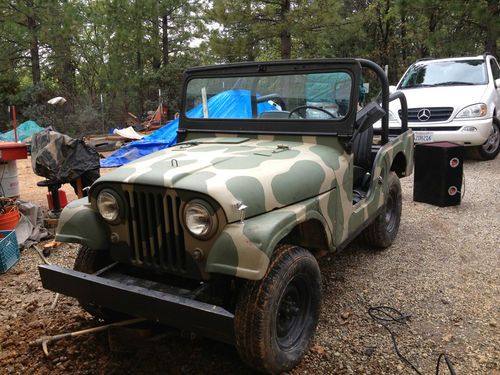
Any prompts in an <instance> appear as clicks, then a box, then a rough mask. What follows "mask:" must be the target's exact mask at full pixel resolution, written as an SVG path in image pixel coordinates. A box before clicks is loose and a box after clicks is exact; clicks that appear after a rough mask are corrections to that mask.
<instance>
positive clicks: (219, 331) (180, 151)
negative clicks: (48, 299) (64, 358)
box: [40, 59, 413, 373]
mask: <svg viewBox="0 0 500 375" xmlns="http://www.w3.org/2000/svg"><path fill="white" fill-rule="evenodd" d="M362 68H364V69H365V70H366V71H372V73H370V74H372V76H375V77H378V80H379V85H380V87H381V90H382V95H381V98H382V100H381V104H377V103H374V102H373V103H370V104H368V105H367V106H365V107H364V108H362V109H361V110H359V111H358V107H359V106H358V98H359V88H360V79H361V72H362ZM397 95H398V96H397V99H399V100H400V101H401V103H402V107H403V109H404V108H406V101H405V100H404V96H403V95H402V94H397ZM391 99H396V97H394V98H391ZM388 102H389V89H388V83H387V78H386V76H385V74H384V72H383V71H382V70H381V69H380V67H379V66H378V65H376V64H374V63H372V62H370V61H368V60H361V59H341V60H339V59H322V60H309V61H306V60H299V61H279V62H261V63H257V62H252V63H244V64H234V65H221V66H211V67H202V68H194V69H190V70H188V71H187V72H186V74H185V80H184V86H183V111H182V113H181V116H180V123H179V133H178V144H177V145H176V146H174V147H172V148H169V149H166V150H163V151H159V152H156V153H154V154H151V155H149V156H147V157H144V158H141V159H139V160H137V161H134V162H132V163H130V164H127V165H125V166H123V167H121V168H118V169H117V170H115V171H113V172H111V173H109V174H107V175H105V176H104V177H101V178H100V179H99V180H97V181H96V182H95V183H94V184H93V185H92V187H91V189H90V192H89V198H88V199H80V200H77V201H74V202H72V203H71V204H70V205H69V206H68V207H67V208H65V209H64V211H63V212H62V215H61V219H60V224H59V228H58V232H57V237H56V238H57V240H58V241H63V242H76V243H79V244H81V248H80V250H79V254H78V257H77V259H76V262H75V266H74V270H68V269H63V268H60V267H56V266H45V265H44V266H40V273H41V276H42V281H43V285H44V287H45V288H48V289H51V290H53V291H57V292H60V293H64V294H66V295H70V296H74V297H76V298H78V299H79V301H80V303H81V304H82V306H83V307H84V308H85V309H86V310H87V311H89V312H91V313H92V314H94V315H96V316H98V317H102V318H106V319H110V318H111V319H112V318H113V317H116V314H117V313H120V314H126V315H133V316H140V317H145V318H148V319H151V320H154V321H158V322H162V323H165V324H167V325H171V326H175V327H178V328H180V329H181V330H187V331H191V332H197V333H199V334H202V335H206V336H210V337H213V338H215V339H218V340H221V341H224V342H228V343H232V344H235V345H236V348H237V350H238V352H239V354H240V356H241V358H242V359H243V360H244V361H245V362H246V363H247V364H248V365H250V366H252V367H254V368H256V369H258V370H262V371H266V372H270V373H279V372H282V371H286V370H289V369H291V368H293V367H294V366H295V365H296V364H297V363H298V362H299V361H300V360H301V358H302V357H303V355H304V353H305V352H306V350H307V348H308V345H309V344H310V342H311V339H312V337H313V335H314V332H315V329H316V325H317V322H318V318H319V314H320V306H321V274H320V270H319V268H318V263H317V261H316V259H317V258H318V257H319V256H321V255H323V254H325V253H328V252H335V251H339V250H341V249H342V248H344V247H345V246H346V245H347V244H348V243H349V242H350V241H351V240H352V239H354V238H355V237H356V236H358V235H360V234H361V235H363V236H364V238H365V239H366V240H367V242H368V243H369V244H370V245H373V246H374V247H379V248H383V247H387V246H389V245H391V243H392V242H393V240H394V238H395V237H396V234H397V232H398V227H399V222H400V215H401V187H400V183H399V178H398V177H403V176H408V175H409V174H410V173H411V171H412V168H413V135H412V133H411V130H408V129H407V125H406V121H405V120H403V125H402V130H401V134H400V135H398V136H394V137H392V138H389V135H388V118H387V116H386V115H385V114H386V111H387V108H388ZM381 118H382V123H383V126H382V132H381V134H379V135H377V137H375V138H376V141H375V142H374V131H373V127H372V125H373V123H374V122H375V121H377V120H380V119H381Z"/></svg>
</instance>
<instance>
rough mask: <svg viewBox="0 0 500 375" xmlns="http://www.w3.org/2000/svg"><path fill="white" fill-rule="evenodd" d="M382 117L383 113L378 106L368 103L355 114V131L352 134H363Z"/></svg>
mask: <svg viewBox="0 0 500 375" xmlns="http://www.w3.org/2000/svg"><path fill="white" fill-rule="evenodd" d="M384 116H385V111H384V109H383V108H382V107H381V106H380V105H379V104H377V103H375V102H371V103H368V105H366V107H364V108H362V109H361V110H360V111H359V112H358V113H357V114H356V130H355V131H354V133H355V134H356V133H363V132H364V131H365V130H366V129H368V128H369V127H370V126H373V124H375V123H376V122H377V121H378V120H380V119H381V118H382V117H384ZM353 137H354V134H353Z"/></svg>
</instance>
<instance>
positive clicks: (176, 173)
mask: <svg viewBox="0 0 500 375" xmlns="http://www.w3.org/2000/svg"><path fill="white" fill-rule="evenodd" d="M310 138H311V139H314V140H315V138H314V137H310ZM299 139H300V138H299ZM231 140H232V141H231ZM339 149H341V148H340V147H339ZM347 160H348V157H347V155H346V154H343V153H339V152H338V151H336V150H335V149H334V148H331V147H328V146H323V145H318V144H315V143H301V142H285V141H279V142H278V141H265V140H255V139H252V140H250V139H248V138H232V139H229V141H225V140H224V139H223V138H222V139H221V138H214V139H206V138H204V139H200V140H195V141H190V142H186V143H184V144H179V145H177V146H174V147H172V148H169V149H166V150H162V151H159V152H156V153H154V154H151V155H148V156H146V157H144V158H141V159H138V160H136V161H134V162H132V163H129V164H127V165H125V166H123V167H120V168H118V169H116V170H115V171H113V172H111V173H109V174H107V175H105V176H103V177H101V178H100V179H99V180H97V181H96V184H101V183H106V182H115V183H116V182H118V183H127V184H141V185H152V186H161V187H166V188H173V189H182V190H187V191H192V192H198V193H202V194H206V195H208V196H210V197H212V198H213V199H215V200H216V201H217V202H218V203H219V204H220V205H221V207H222V208H223V210H224V212H225V214H226V216H227V218H228V221H229V222H233V221H237V220H239V219H240V212H238V210H237V205H238V203H241V204H244V205H245V206H247V209H246V217H251V216H255V215H258V214H261V213H264V212H268V211H271V210H273V209H276V208H280V207H284V206H287V205H290V204H293V203H297V202H300V201H302V200H305V199H307V198H311V197H314V196H316V195H318V194H320V193H323V192H326V191H328V190H331V189H333V188H334V187H335V186H336V178H335V173H345V171H346V168H347Z"/></svg>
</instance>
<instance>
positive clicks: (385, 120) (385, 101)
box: [356, 59, 389, 145]
mask: <svg viewBox="0 0 500 375" xmlns="http://www.w3.org/2000/svg"><path fill="white" fill-rule="evenodd" d="M356 60H357V61H358V62H359V63H360V64H361V66H362V67H364V68H368V69H371V70H373V71H374V72H375V74H376V75H377V76H378V78H379V80H380V83H381V85H382V109H383V110H384V111H385V116H384V117H382V139H381V141H382V144H383V145H385V144H386V143H387V142H389V80H388V79H387V75H386V74H385V72H384V70H383V69H382V68H381V67H380V66H378V65H377V64H375V63H374V62H373V61H370V60H366V59H356Z"/></svg>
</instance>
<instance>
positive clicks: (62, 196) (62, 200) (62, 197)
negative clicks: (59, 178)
mask: <svg viewBox="0 0 500 375" xmlns="http://www.w3.org/2000/svg"><path fill="white" fill-rule="evenodd" d="M58 192H59V204H60V205H61V209H62V208H64V207H66V205H67V204H68V198H67V197H66V192H65V191H64V190H63V189H59V190H58ZM47 202H48V203H49V210H53V209H54V204H53V203H52V193H51V192H50V191H49V192H48V193H47Z"/></svg>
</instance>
